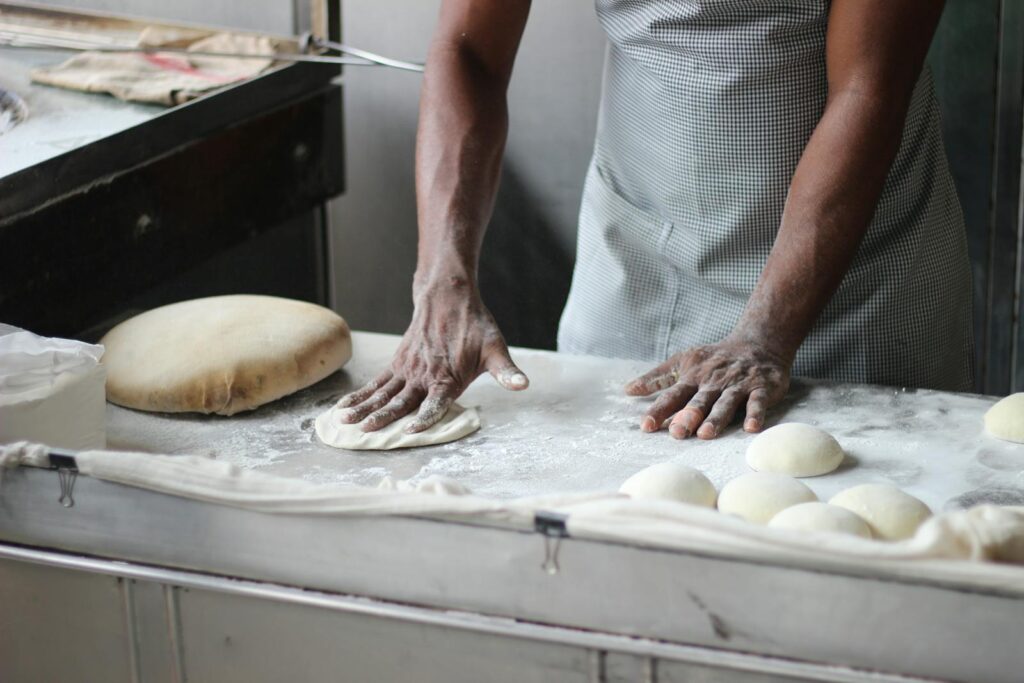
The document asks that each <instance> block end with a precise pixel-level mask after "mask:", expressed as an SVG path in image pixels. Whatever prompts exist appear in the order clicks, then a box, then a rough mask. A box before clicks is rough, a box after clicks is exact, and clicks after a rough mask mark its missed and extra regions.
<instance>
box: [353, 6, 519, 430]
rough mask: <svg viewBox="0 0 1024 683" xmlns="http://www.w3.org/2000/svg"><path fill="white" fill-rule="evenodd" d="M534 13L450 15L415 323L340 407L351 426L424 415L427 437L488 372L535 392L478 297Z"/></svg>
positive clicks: (430, 92)
mask: <svg viewBox="0 0 1024 683" xmlns="http://www.w3.org/2000/svg"><path fill="white" fill-rule="evenodd" d="M529 7H530V3H529V0H444V2H443V4H442V6H441V16H440V20H439V23H438V27H437V30H436V31H435V33H434V37H433V40H432V42H431V47H430V53H429V55H428V56H427V68H426V72H425V74H424V81H423V88H422V91H421V97H420V122H419V129H418V132H417V136H416V202H417V214H418V225H419V251H418V257H417V264H416V275H415V278H414V282H413V302H414V304H415V310H414V313H413V319H412V322H411V324H410V326H409V329H408V330H407V331H406V333H405V336H404V337H403V338H402V343H401V345H400V346H399V349H398V351H397V352H396V353H395V356H394V358H393V359H392V362H391V366H390V367H389V368H388V369H387V370H386V371H384V372H383V373H381V374H380V375H378V376H377V377H376V378H375V379H374V380H373V381H371V382H369V383H368V384H366V385H365V386H363V387H362V388H360V389H358V390H357V391H355V392H353V393H351V394H349V395H348V396H346V397H344V398H343V399H342V400H341V401H340V405H341V406H343V407H345V408H347V410H346V411H345V412H344V413H343V414H342V419H343V420H345V421H347V422H362V427H363V429H364V430H366V431H373V430H376V429H380V428H381V427H384V426H385V425H388V424H390V423H392V422H394V421H395V420H397V419H399V418H401V417H403V416H405V415H408V414H409V413H411V412H413V411H415V410H417V409H419V413H418V415H417V417H416V420H415V421H414V422H413V423H412V424H411V425H410V426H409V428H408V430H409V431H411V432H415V431H422V430H424V429H426V428H428V427H430V426H431V425H433V424H434V423H436V422H437V421H438V420H440V419H441V418H442V417H443V416H444V414H445V412H447V410H448V407H449V406H450V405H451V403H452V402H453V401H454V400H455V399H456V398H458V396H459V395H460V394H461V393H462V392H463V391H464V390H465V389H466V387H467V386H469V384H470V383H471V382H472V381H473V380H474V379H476V377H478V376H479V375H480V374H482V373H484V372H490V373H491V374H492V375H493V376H494V378H495V379H496V380H497V381H498V382H499V383H500V384H501V385H502V386H503V387H505V388H506V389H510V390H513V391H515V390H521V389H525V388H526V387H527V386H528V384H529V381H528V380H527V378H526V375H525V374H523V372H522V371H521V370H519V368H517V367H516V366H515V364H514V363H513V362H512V359H511V357H510V356H509V353H508V348H507V346H506V344H505V340H504V338H503V337H502V335H501V331H500V330H499V329H498V326H497V325H496V324H495V322H494V318H493V317H492V316H491V314H490V312H489V311H488V310H487V308H486V307H485V306H484V304H483V302H482V301H481V299H480V292H479V289H478V287H477V265H478V260H479V256H480V246H481V243H482V242H483V235H484V231H485V229H486V227H487V223H488V221H489V220H490V217H491V212H492V210H493V207H494V197H495V194H496V192H497V188H498V180H499V176H500V170H501V158H502V154H503V152H504V147H505V138H506V134H507V131H508V109H507V105H506V90H507V88H508V82H509V79H510V78H511V75H512V66H513V63H514V61H515V56H516V51H517V49H518V47H519V41H520V38H521V37H522V33H523V29H524V27H525V24H526V18H527V14H528V13H529Z"/></svg>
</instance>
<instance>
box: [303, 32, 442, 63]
mask: <svg viewBox="0 0 1024 683" xmlns="http://www.w3.org/2000/svg"><path fill="white" fill-rule="evenodd" d="M312 44H313V45H315V46H317V47H321V48H326V49H328V50H334V51H336V52H340V53H341V54H346V55H352V56H353V57H359V58H361V59H365V60H366V61H368V62H373V63H375V64H380V65H381V66H390V67H391V68H393V69H404V70H405V71H423V65H422V64H417V63H416V62H406V61H404V60H401V59H392V58H391V57H385V56H384V55H379V54H377V53H376V52H370V51H369V50H363V49H361V48H358V47H352V46H351V45H346V44H345V43H338V42H335V41H333V40H323V39H321V38H313V39H312Z"/></svg>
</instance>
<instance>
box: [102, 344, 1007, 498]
mask: <svg viewBox="0 0 1024 683" xmlns="http://www.w3.org/2000/svg"><path fill="white" fill-rule="evenodd" d="M398 342H399V337H397V336H393V335H381V334H371V333H360V332H357V333H355V335H354V340H353V346H354V349H353V357H352V360H351V361H350V362H349V364H348V365H347V366H346V367H345V368H344V370H342V371H341V372H340V373H338V374H336V375H334V376H332V377H329V378H328V379H326V380H324V381H323V382H321V383H320V384H318V385H316V386H313V387H310V388H309V389H307V390H305V391H302V392H300V393H298V394H295V395H293V396H291V397H288V398H285V399H283V400H281V401H278V402H276V403H273V404H270V405H267V406H264V407H262V408H260V409H258V410H256V411H253V412H251V413H248V414H242V415H236V416H234V417H230V418H226V417H220V416H210V417H205V416H197V415H180V416H178V415H158V414H149V413H141V412H137V411H133V410H126V409H124V408H119V407H117V406H113V405H110V406H109V408H108V443H109V446H110V448H113V449H121V450H142V451H147V452H153V453H176V454H177V453H188V454H196V455H212V456H214V457H216V458H219V459H223V460H227V461H230V462H233V463H236V464H238V465H240V466H242V467H246V468H254V469H260V470H263V471H266V472H268V473H272V474H277V475H281V476H286V477H302V478H305V479H309V480H313V481H320V482H336V481H338V482H340V481H344V482H350V483H356V484H361V485H366V486H375V485H377V483H378V482H379V481H380V480H381V479H382V478H383V477H384V476H391V477H393V478H397V479H412V480H414V481H415V480H419V479H422V478H424V477H426V476H429V475H432V474H438V475H444V476H447V477H451V478H454V479H456V480H458V481H459V482H461V483H463V484H465V485H466V486H468V487H469V488H470V489H471V490H472V491H473V492H474V493H478V494H480V495H485V496H492V497H501V498H511V497H516V496H527V495H539V494H548V493H563V492H569V491H587V490H594V491H605V490H615V489H617V488H618V487H619V485H620V484H621V483H622V482H623V481H625V480H626V478H627V477H629V476H630V475H631V474H633V473H634V472H636V471H637V470H640V469H642V468H644V467H646V466H647V465H650V464H652V463H656V462H662V461H666V460H675V461H678V462H684V463H686V464H689V465H691V466H693V467H696V468H698V469H700V470H702V471H703V472H704V473H705V474H706V475H707V476H708V477H709V478H710V479H711V480H712V481H713V482H714V483H715V485H716V486H718V487H719V488H721V486H722V485H723V484H725V483H726V482H727V481H728V480H729V479H731V478H733V477H736V476H738V475H740V474H742V473H744V472H746V471H748V468H747V465H746V463H745V461H744V453H745V450H746V447H747V444H748V443H749V442H750V439H751V438H753V437H752V435H749V434H746V433H744V432H743V431H742V430H740V429H739V428H738V426H733V427H732V428H730V429H729V430H728V431H727V432H726V433H725V434H724V435H723V436H721V437H720V438H718V439H715V440H714V441H701V440H698V439H687V440H685V441H676V440H674V439H672V438H670V437H669V436H668V434H667V432H664V431H662V432H659V433H656V434H646V433H643V432H641V431H640V429H639V427H638V425H639V423H640V417H641V415H642V414H643V412H644V410H645V409H646V407H647V406H648V405H649V403H650V399H635V398H629V397H627V396H625V394H624V392H623V390H622V388H623V386H624V385H625V383H626V382H627V381H628V380H630V379H632V378H633V377H635V376H636V375H638V374H640V373H641V372H644V371H646V370H647V369H649V364H645V363H637V362H632V361H621V360H614V359H608V358H595V357H584V356H567V355H563V354H556V353H552V352H548V351H537V350H529V349H514V350H513V357H514V358H515V360H516V362H517V363H519V364H520V366H521V367H522V369H523V370H524V371H525V372H526V373H527V375H528V376H529V377H530V381H531V385H530V388H529V389H528V390H526V391H525V392H519V393H514V392H508V391H505V390H504V389H501V388H500V387H498V386H497V385H496V384H495V382H494V381H493V380H492V379H491V378H490V376H487V375H484V376H482V377H480V378H479V379H478V380H477V381H476V382H475V383H474V384H473V385H472V386H471V387H470V388H469V390H468V391H467V392H466V393H465V395H464V396H463V397H462V398H461V399H460V403H462V404H463V405H465V406H476V407H477V408H478V409H479V410H480V415H481V421H482V423H483V427H482V429H481V430H480V431H479V432H477V433H476V434H473V435H471V436H469V437H467V438H465V439H463V440H461V441H457V442H455V443H451V444H446V445H442V446H433V447H429V448H416V449H409V450H401V451H390V452H365V451H341V450H338V449H334V448H331V447H328V446H325V445H323V444H321V443H320V442H319V441H318V440H317V438H316V435H315V434H314V432H313V420H314V419H315V418H316V416H317V415H319V414H320V413H321V412H323V411H324V410H326V409H327V408H329V407H330V406H331V404H332V403H333V402H334V401H335V400H337V398H338V397H340V396H341V395H343V394H344V393H345V392H347V391H350V390H352V389H354V388H356V387H358V386H360V385H361V384H362V383H363V382H365V381H368V380H369V379H371V378H372V377H373V376H374V375H375V374H376V373H378V372H380V371H381V370H383V369H384V368H386V367H387V364H388V362H389V360H390V358H391V355H392V353H393V352H394V350H395V348H396V347H397V345H398ZM993 402H994V399H992V398H989V397H983V396H974V395H965V394H951V393H946V392H935V391H916V390H912V389H900V388H892V387H876V386H864V385H852V384H834V383H823V382H806V381H795V382H794V384H793V388H792V390H791V391H790V395H789V397H788V398H787V399H786V401H785V403H784V404H783V405H781V406H779V407H778V408H776V409H774V410H773V411H771V412H770V414H769V423H775V422H778V421H783V420H784V421H788V422H792V421H797V422H809V423H811V424H815V425H817V426H819V427H821V428H823V429H825V430H826V431H828V432H830V433H831V434H832V435H833V436H835V437H836V438H837V439H838V440H839V442H840V443H841V444H842V445H843V447H844V449H845V450H846V452H847V454H848V455H847V459H846V461H845V462H844V463H843V465H842V466H841V468H840V469H839V471H837V472H836V473H834V474H831V475H828V476H825V477H817V478H813V479H806V480H804V481H805V482H806V483H808V484H809V485H810V486H811V487H812V488H813V489H814V490H815V492H816V493H817V494H818V496H819V497H820V498H822V499H827V498H828V497H830V496H831V495H832V494H834V493H836V492H838V491H839V490H841V489H844V488H847V487H849V486H853V485H855V484H860V483H864V482H868V481H871V482H889V483H892V484H895V485H897V486H899V487H901V488H904V489H906V490H907V491H908V492H910V493H912V494H914V495H916V496H918V497H919V498H921V499H922V500H924V501H925V502H927V503H928V504H929V505H930V506H931V507H932V508H933V509H934V510H936V511H939V510H942V509H944V508H949V507H961V506H963V504H964V503H965V502H967V503H971V502H976V501H978V500H989V501H992V502H999V503H1003V504H1013V503H1015V504H1024V447H1022V446H1019V445H1016V444H1011V443H1007V442H1004V441H999V440H997V439H994V438H992V437H989V436H987V435H985V434H984V429H983V425H982V415H983V414H984V412H985V411H986V410H987V409H988V408H989V406H991V405H992V403H993Z"/></svg>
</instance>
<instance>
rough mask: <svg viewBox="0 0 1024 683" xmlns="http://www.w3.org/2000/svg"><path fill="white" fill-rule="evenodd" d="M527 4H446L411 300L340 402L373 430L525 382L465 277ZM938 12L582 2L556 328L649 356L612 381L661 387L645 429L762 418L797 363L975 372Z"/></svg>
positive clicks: (425, 145)
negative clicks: (636, 372)
mask: <svg viewBox="0 0 1024 683" xmlns="http://www.w3.org/2000/svg"><path fill="white" fill-rule="evenodd" d="M529 5H530V3H529V1H528V0H445V1H444V2H443V4H442V8H441V14H440V21H439V25H438V28H437V30H436V32H435V35H434V38H433V41H432V45H431V48H430V54H429V57H428V67H427V70H426V73H425V77H424V82H423V90H422V96H421V105H420V121H419V130H418V135H417V144H416V193H417V202H418V221H419V252H418V260H417V268H416V275H415V280H414V285H413V298H414V302H415V311H414V313H413V318H412V323H411V325H410V326H409V329H408V330H407V331H406V333H405V336H404V337H403V339H402V342H401V345H400V347H399V349H398V351H397V352H396V353H395V356H394V358H393V360H392V362H391V365H390V367H389V368H388V369H387V370H386V371H385V372H383V373H382V374H380V375H379V376H377V377H376V378H375V379H374V380H373V381H371V382H369V383H368V384H366V385H365V386H363V387H362V388H360V389H358V390H357V391H355V392H353V393H352V394H349V395H348V396H346V397H344V398H343V399H342V402H341V403H342V405H343V406H345V407H347V408H348V410H347V411H345V412H344V413H343V419H344V420H345V421H348V422H352V423H354V422H361V423H362V426H363V429H364V430H367V431H372V430H376V429H379V428H381V427H383V426H385V425H387V424H389V423H391V422H393V421H394V420H396V419H398V418H399V417H402V416H405V415H408V414H409V413H411V412H413V411H418V414H417V416H416V418H415V420H414V421H413V422H412V423H411V424H410V426H409V427H408V429H409V430H410V431H421V430H423V429H426V428H428V427H429V426H430V425H432V424H433V423H435V422H436V421H437V420H438V419H440V418H441V417H442V416H443V415H444V413H445V411H446V410H447V408H448V406H449V405H451V403H452V402H453V401H454V400H455V399H456V398H457V397H458V396H459V395H460V394H461V393H462V391H463V390H465V389H466V387H467V386H468V385H469V384H470V383H471V382H472V381H473V380H474V379H475V378H476V377H477V376H479V375H480V374H482V373H484V372H489V373H491V374H492V375H493V376H494V378H495V379H496V380H497V381H498V383H499V384H501V385H502V386H503V387H505V388H506V389H510V390H513V391H518V390H521V389H525V388H526V387H527V385H528V380H527V378H526V376H525V374H524V373H523V372H522V371H520V370H519V369H518V368H517V367H516V365H515V364H514V363H513V361H512V359H511V358H510V356H509V353H508V349H507V347H506V344H505V341H504V339H503V337H502V335H501V332H500V331H499V329H498V327H497V325H496V324H495V321H494V318H493V317H492V316H491V314H490V312H488V310H487V308H486V306H485V305H484V303H483V302H482V301H481V298H480V292H479V290H478V287H477V276H476V271H477V263H478V258H479V253H480V245H481V242H482V240H483V236H484V230H485V227H486V225H487V222H488V220H489V217H490V215H491V210H492V206H493V203H494V197H495V192H496V189H497V186H498V180H499V169H500V166H501V157H502V152H503V147H504V143H505V138H506V132H507V127H508V122H507V108H506V90H507V86H508V82H509V79H510V77H511V74H512V67H513V63H514V61H515V55H516V51H517V48H518V45H519V41H520V37H521V35H522V33H523V29H524V26H525V24H526V21H527V14H528V11H529ZM941 12H942V2H941V0H831V1H829V0H801V1H800V2H786V3H777V2H762V1H761V0H663V1H660V2H653V1H652V2H621V1H613V0H598V2H597V13H598V16H599V18H600V21H601V23H602V25H603V26H604V29H605V30H606V32H607V34H608V40H609V47H608V54H607V60H606V63H605V72H604V85H603V96H602V102H601V108H600V114H599V116H598V125H597V136H596V140H595V144H594V154H593V159H592V161H591V164H590V168H589V170H588V172H587V178H586V184H585V189H584V194H583V202H582V208H581V211H580V219H579V237H578V250H577V262H576V269H575V273H574V275H573V281H572V288H571V291H570V294H569V299H568V302H567V303H566V307H565V311H564V313H563V315H562V320H561V325H560V328H559V332H558V348H559V350H560V351H566V352H570V353H583V354H596V355H602V356H613V357H619V358H634V359H642V360H648V361H652V362H660V364H659V365H657V367H655V368H654V369H653V370H651V371H650V372H648V373H647V374H645V375H643V376H641V377H638V378H637V379H635V380H633V381H632V382H630V383H629V384H628V385H627V386H626V392H627V393H628V394H630V395H634V396H643V395H650V394H653V393H655V392H658V391H660V392H661V394H660V396H659V397H658V398H657V399H656V400H655V401H654V402H653V403H652V404H651V406H650V409H649V410H648V411H647V413H646V415H645V416H644V417H643V418H642V423H641V427H642V429H643V430H644V431H648V432H652V431H656V430H659V429H662V428H663V427H665V426H667V429H668V433H669V434H671V435H672V436H673V437H676V438H685V437H688V436H691V435H696V436H698V437H701V438H714V437H715V436H716V435H718V434H719V433H721V431H722V430H723V428H724V427H725V426H726V425H728V424H729V422H730V421H731V420H732V419H733V418H734V416H736V415H738V414H739V415H743V417H744V420H743V427H744V429H745V430H747V431H749V432H756V431H758V430H760V429H761V428H762V426H763V425H764V421H765V411H766V410H767V409H768V408H769V407H771V406H772V405H773V404H775V403H777V402H778V401H779V400H781V399H782V398H783V397H784V395H785V394H786V391H787V388H788V386H789V378H790V375H791V373H794V374H797V375H803V376H807V377H819V378H828V379H833V380H841V381H850V382H867V383H879V384H889V385H897V386H912V387H929V388H935V389H946V390H965V389H968V388H969V387H970V386H971V367H970V348H971V337H970V280H969V278H970V275H969V267H968V261H967V245H966V237H965V232H964V226H963V219H962V216H961V212H960V208H959V204H958V201H957V197H956V192H955V189H954V187H953V182H952V179H951V177H950V173H949V169H948V167H947V162H946V157H945V152H944V149H943V143H942V137H941V132H940V115H939V107H938V105H937V102H936V99H935V94H934V91H933V86H932V81H931V77H930V74H929V72H928V70H927V68H926V67H924V66H923V64H924V59H925V54H926V53H927V51H928V46H929V44H930V42H931V39H932V35H933V33H934V31H935V27H936V24H937V23H938V20H939V17H940V15H941ZM566 39H567V40H572V37H571V36H567V37H566ZM553 68H554V67H553ZM553 153H556V152H555V151H554V150H553ZM522 277H530V274H529V273H528V272H524V273H523V274H522Z"/></svg>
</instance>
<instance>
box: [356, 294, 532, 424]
mask: <svg viewBox="0 0 1024 683" xmlns="http://www.w3.org/2000/svg"><path fill="white" fill-rule="evenodd" d="M415 304H416V308H415V311H414V313H413V318H412V323H411V324H410V325H409V329H408V330H406V332H405V336H403V337H402V343H401V345H400V346H399V347H398V351H396V352H395V356H394V358H393V359H392V360H391V367H390V368H389V369H388V370H386V371H385V372H382V373H381V374H380V375H378V376H377V377H376V378H374V379H373V380H372V381H371V382H368V383H367V384H365V385H364V386H363V387H361V388H360V389H357V390H356V391H354V392H352V393H351V394H349V395H347V396H345V397H344V398H342V399H341V400H340V401H339V402H338V406H339V407H341V408H345V410H343V411H341V420H342V421H343V422H347V423H355V422H361V423H362V429H363V431H366V432H372V431H376V430H378V429H380V428H381V427H384V426H386V425H389V424H391V423H392V422H394V421H395V420H397V419H399V418H401V417H404V416H406V415H408V414H409V413H412V412H413V411H415V410H417V408H418V409H419V412H418V414H417V416H416V419H415V420H414V421H413V422H412V423H411V424H410V425H409V426H408V427H407V428H406V431H407V432H409V433H415V432H421V431H423V430H424V429H427V428H428V427H430V426H431V425H433V424H435V423H436V422H437V421H438V420H440V419H441V418H442V417H444V415H445V413H446V412H448V408H449V406H451V404H452V403H453V402H454V401H455V399H457V398H458V397H459V396H460V395H461V394H462V392H463V391H465V390H466V387H468V386H469V385H470V383H472V381H473V380H475V379H476V378H477V377H479V376H480V375H481V374H483V373H484V372H489V373H491V375H492V376H493V377H494V379H495V380H496V381H497V382H498V384H500V385H501V386H502V387H504V388H505V389H508V390H509V391H521V390H523V389H525V388H527V387H528V386H529V385H530V381H529V380H528V379H527V377H526V375H525V374H524V373H523V371H522V370H520V369H519V368H518V367H516V364H515V363H513V362H512V358H511V357H510V356H509V353H508V346H507V345H506V344H505V339H504V337H502V335H501V331H500V330H499V329H498V325H497V323H495V321H494V317H493V316H492V315H491V312H490V311H488V310H487V307H486V306H484V304H483V301H482V300H481V299H480V293H479V292H478V291H477V290H476V287H475V286H474V285H471V284H470V283H468V282H467V281H466V280H465V279H463V278H460V277H451V278H448V279H447V281H446V282H444V283H443V285H441V286H428V287H425V288H424V289H423V290H422V291H417V292H416V301H415Z"/></svg>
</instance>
